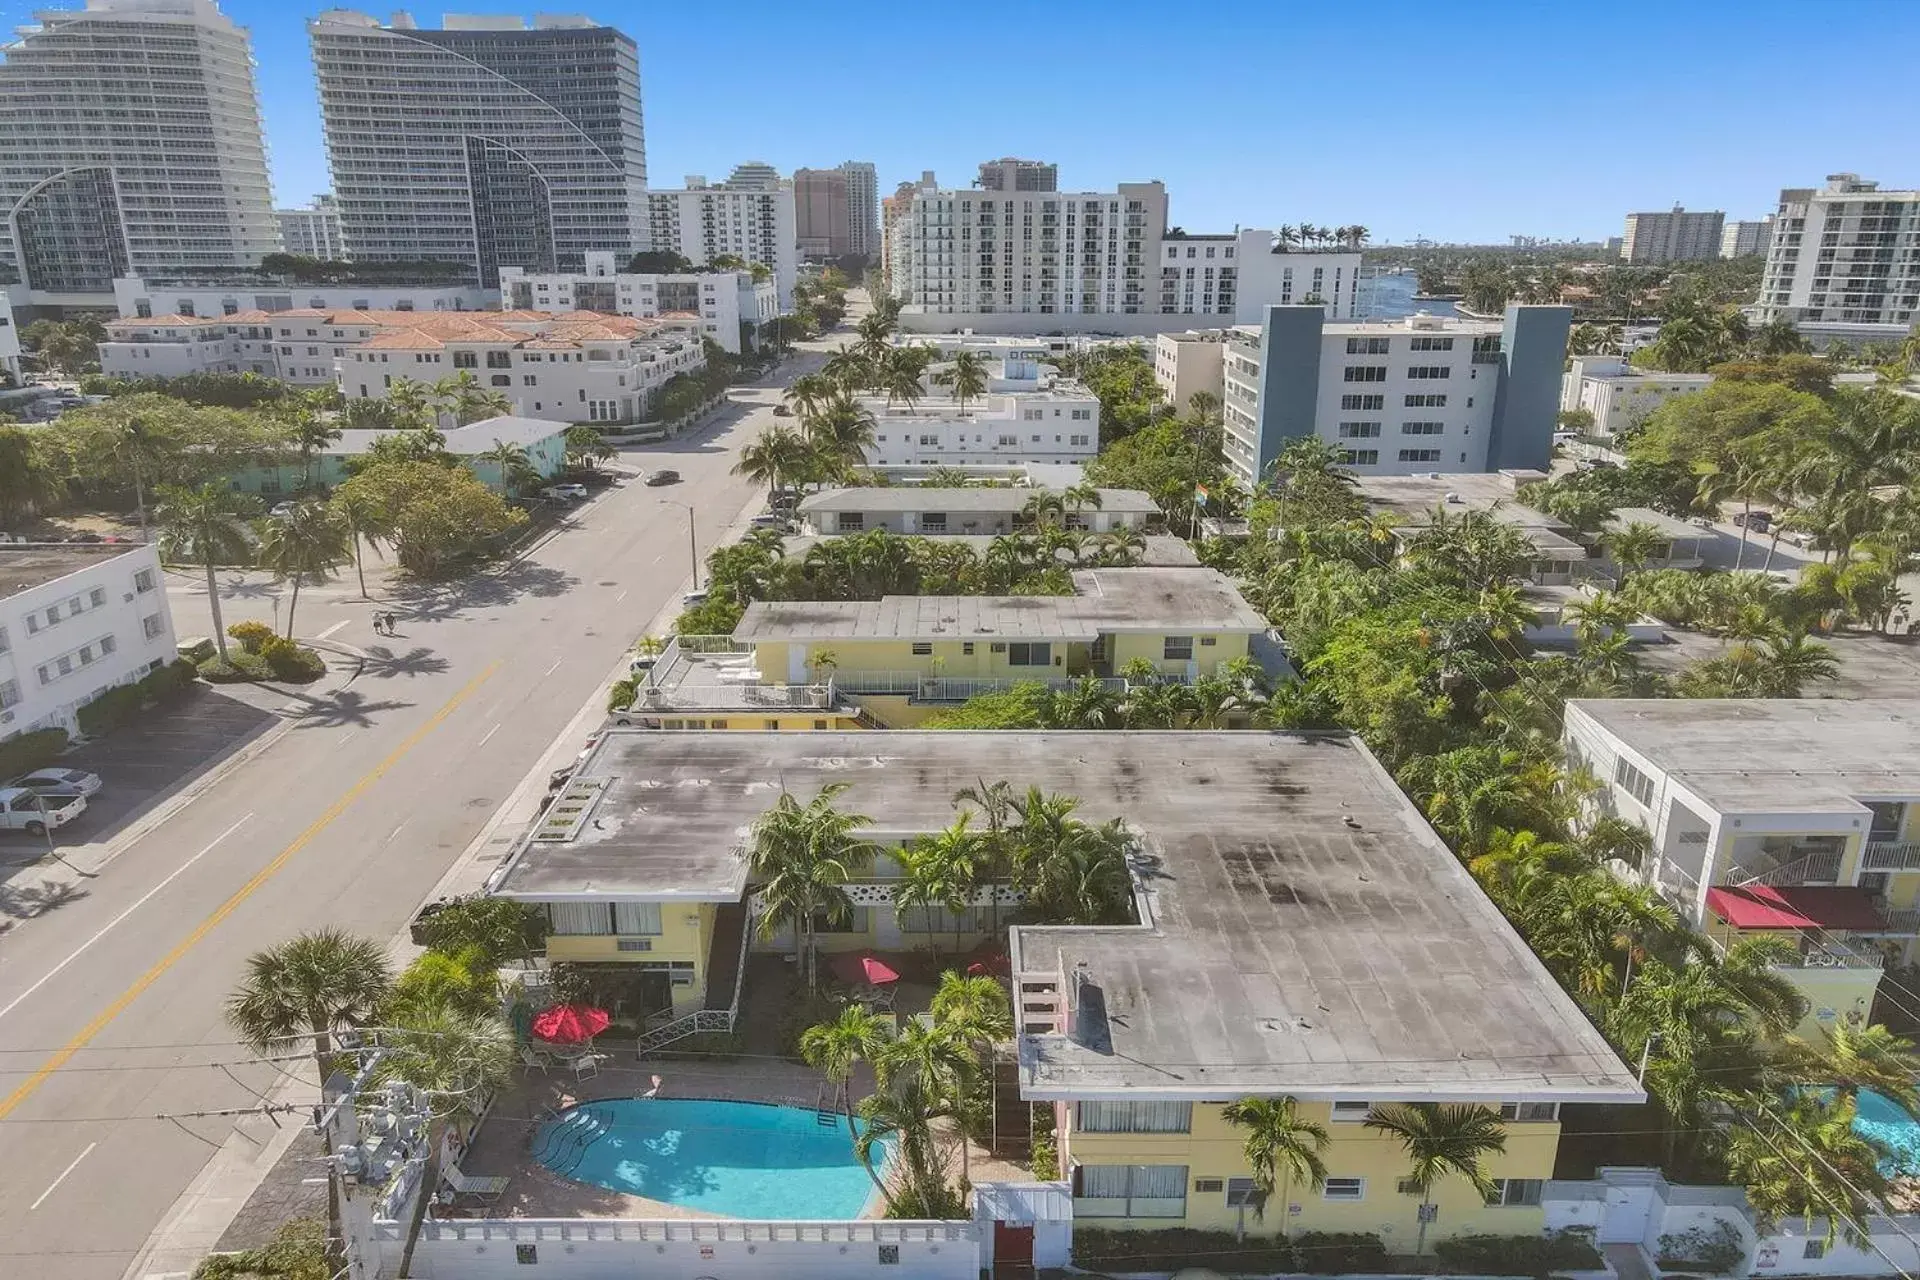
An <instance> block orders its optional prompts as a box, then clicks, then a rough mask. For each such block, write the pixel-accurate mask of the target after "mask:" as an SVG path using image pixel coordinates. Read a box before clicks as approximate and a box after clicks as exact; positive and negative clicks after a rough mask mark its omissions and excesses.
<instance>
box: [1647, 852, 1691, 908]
mask: <svg viewBox="0 0 1920 1280" xmlns="http://www.w3.org/2000/svg"><path fill="white" fill-rule="evenodd" d="M1654 884H1655V887H1657V888H1658V889H1659V890H1660V893H1661V895H1662V896H1663V897H1665V898H1666V899H1667V901H1669V902H1671V903H1673V904H1674V905H1675V906H1676V907H1679V908H1680V909H1681V910H1682V911H1683V912H1688V913H1691V912H1692V911H1693V909H1694V904H1696V903H1697V902H1699V900H1700V881H1699V880H1697V879H1695V878H1694V877H1693V875H1692V874H1691V873H1689V872H1687V871H1686V870H1684V869H1683V868H1681V867H1680V866H1679V865H1678V864H1676V863H1672V862H1668V861H1666V860H1665V859H1662V860H1661V863H1660V869H1659V871H1657V872H1656V873H1655V875H1654Z"/></svg>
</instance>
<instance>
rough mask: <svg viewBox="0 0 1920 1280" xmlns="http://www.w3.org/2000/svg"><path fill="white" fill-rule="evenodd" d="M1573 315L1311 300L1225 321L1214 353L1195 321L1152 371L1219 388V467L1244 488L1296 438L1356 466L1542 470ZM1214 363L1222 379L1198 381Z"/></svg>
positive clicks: (1177, 384)
mask: <svg viewBox="0 0 1920 1280" xmlns="http://www.w3.org/2000/svg"><path fill="white" fill-rule="evenodd" d="M1571 320H1572V312H1571V310H1570V309H1569V308H1567V307H1530V306H1515V307H1509V308H1508V309H1507V315H1506V318H1505V320H1504V321H1495V320H1466V319H1460V318H1456V317H1451V316H1431V315H1427V314H1425V313H1422V314H1419V315H1413V316H1407V317H1405V318H1404V319H1400V320H1393V321H1370V322H1359V321H1332V322H1330V321H1328V320H1327V318H1326V312H1325V310H1324V309H1323V308H1322V307H1320V306H1317V305H1314V306H1307V305H1301V304H1298V303H1296V304H1294V305H1292V306H1273V307H1268V308H1267V314H1266V319H1265V321H1264V322H1263V323H1261V324H1258V325H1236V326H1234V327H1233V328H1231V329H1227V330H1225V331H1224V332H1223V333H1222V335H1221V337H1222V338H1223V341H1221V342H1220V343H1219V350H1209V349H1208V347H1207V344H1208V343H1210V342H1213V341H1215V339H1214V337H1213V335H1211V334H1207V333H1204V332H1198V331H1196V332H1195V333H1193V334H1191V335H1189V336H1187V337H1185V338H1184V339H1182V340H1179V341H1172V342H1164V343H1159V344H1157V345H1156V347H1155V351H1154V376H1155V378H1156V380H1157V381H1159V383H1160V385H1161V386H1162V387H1165V388H1166V389H1167V390H1168V391H1169V392H1170V393H1174V394H1179V395H1184V396H1187V397H1190V396H1191V395H1192V394H1193V392H1194V391H1199V390H1204V391H1208V392H1210V393H1212V394H1214V395H1217V396H1219V397H1220V398H1221V403H1222V416H1223V418H1224V420H1225V440H1224V445H1225V451H1226V460H1227V466H1228V468H1229V470H1231V471H1232V472H1233V474H1234V477H1235V479H1236V480H1238V481H1239V482H1240V483H1241V484H1243V485H1247V486H1252V485H1254V484H1256V483H1258V482H1261V481H1264V480H1265V479H1266V477H1267V475H1268V472H1269V471H1270V470H1271V468H1272V466H1273V463H1274V460H1275V459H1276V458H1277V457H1278V456H1279V454H1280V452H1281V450H1282V449H1284V448H1285V447H1286V445H1287V443H1288V441H1290V440H1294V439H1298V438H1301V437H1305V436H1318V437H1319V438H1321V439H1322V440H1325V441H1327V442H1329V443H1330V444H1333V445H1334V446H1336V447H1337V448H1339V450H1340V451H1341V461H1342V463H1343V465H1345V466H1347V467H1348V468H1350V469H1351V470H1353V471H1354V472H1355V473H1357V474H1359V475H1361V476H1376V475H1380V476H1394V475H1416V474H1422V473H1429V472H1436V471H1441V472H1444V471H1504V470H1512V469H1517V468H1524V469H1533V470H1541V471H1544V470H1545V469H1546V467H1547V463H1548V460H1549V457H1550V455H1551V452H1552V446H1553V430H1554V420H1555V415H1556V412H1557V410H1558V407H1559V399H1560V370H1561V364H1562V362H1563V361H1564V360H1565V358H1566V349H1567V330H1568V328H1569V327H1570V324H1571ZM1190 361H1191V362H1193V363H1194V364H1195V366H1196V367H1195V369H1194V370H1189V369H1187V368H1186V366H1187V365H1188V364H1189V362H1190ZM1215 361H1218V362H1219V364H1218V366H1217V367H1218V368H1219V369H1220V382H1219V383H1218V384H1213V385H1203V382H1204V379H1203V378H1201V377H1200V376H1198V374H1199V372H1200V371H1203V370H1204V371H1210V370H1211V369H1212V368H1214V367H1215V365H1214V362H1215ZM1190 374H1191V375H1192V376H1189V375H1190Z"/></svg>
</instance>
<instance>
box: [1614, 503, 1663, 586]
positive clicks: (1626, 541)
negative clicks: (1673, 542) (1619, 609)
mask: <svg viewBox="0 0 1920 1280" xmlns="http://www.w3.org/2000/svg"><path fill="white" fill-rule="evenodd" d="M1600 543H1601V545H1602V546H1604V547H1605V548H1606V549H1607V554H1608V555H1609V556H1611V557H1613V562H1614V563H1615V564H1617V565H1619V566H1620V578H1619V581H1618V582H1617V583H1615V584H1614V585H1615V586H1617V587H1625V586H1626V585H1627V575H1628V574H1630V573H1632V572H1634V571H1635V570H1637V569H1639V568H1641V567H1642V566H1644V565H1645V564H1646V563H1647V561H1649V560H1651V559H1653V558H1654V556H1655V555H1656V553H1658V552H1659V551H1660V549H1661V548H1662V547H1665V546H1666V545H1667V539H1666V536H1665V535H1664V534H1662V533H1661V532H1660V531H1659V530H1658V529H1656V528H1654V527H1653V526H1652V525H1650V524H1648V523H1646V522H1645V521H1643V520H1635V521H1632V522H1630V523H1628V524H1627V525H1625V526H1623V527H1620V528H1616V529H1611V530H1608V531H1607V532H1606V533H1604V534H1602V535H1600Z"/></svg>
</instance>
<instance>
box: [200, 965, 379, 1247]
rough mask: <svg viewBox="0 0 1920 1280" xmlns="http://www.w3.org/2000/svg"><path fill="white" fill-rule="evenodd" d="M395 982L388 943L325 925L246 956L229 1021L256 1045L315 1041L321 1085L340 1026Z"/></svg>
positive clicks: (332, 1224) (365, 1018)
mask: <svg viewBox="0 0 1920 1280" xmlns="http://www.w3.org/2000/svg"><path fill="white" fill-rule="evenodd" d="M392 987H393V973H392V971H391V970H390V969H388V967H387V956H386V948H384V947H383V946H381V945H380V944H379V943H378V942H375V941H374V940H373V939H371V938H361V937H357V936H355V935H353V934H350V933H347V932H345V931H344V930H340V929H332V928H327V929H320V930H317V931H314V932H311V933H303V934H300V935H298V936H297V937H294V938H292V939H290V940H288V941H286V942H283V943H281V944H280V945H279V946H277V947H271V948H269V949H268V950H265V951H256V952H254V953H253V954H252V955H251V956H249V957H248V958H247V976H246V978H245V979H244V980H243V981H242V982H241V984H240V985H239V986H238V987H236V988H235V989H234V991H233V994H232V995H230V996H228V997H227V1009H226V1013H227V1025H228V1026H230V1027H232V1028H233V1031H234V1034H235V1035H237V1036H239V1037H240V1040H241V1042H242V1043H244V1044H245V1045H247V1047H248V1048H250V1049H252V1050H253V1051H254V1052H255V1053H261V1054H266V1053H284V1052H286V1051H287V1050H288V1049H290V1048H292V1047H293V1046H295V1045H298V1044H301V1043H302V1042H307V1043H310V1045H311V1047H312V1049H313V1065H314V1068H315V1070H317V1071H318V1072H319V1075H320V1081H321V1083H322V1085H324V1084H325V1083H326V1080H327V1077H328V1076H330V1075H331V1074H332V1067H333V1064H332V1061H331V1059H332V1057H333V1042H334V1036H335V1035H336V1033H338V1032H340V1031H343V1030H346V1029H348V1028H351V1027H356V1026H361V1025H364V1024H365V1023H367V1022H369V1021H371V1020H372V1019H373V1018H374V1016H375V1015H376V1014H377V1013H378V1012H379V1010H380V1007H381V1005H382V1004H383V1003H384V1002H385V1001H386V998H387V993H388V991H390V990H391V989H392ZM322 1139H323V1141H325V1142H326V1144H327V1154H328V1155H329V1156H331V1155H332V1154H333V1144H332V1140H331V1138H329V1137H328V1136H327V1135H326V1134H325V1132H324V1131H323V1132H322ZM340 1238H341V1235H340V1198H339V1183H338V1182H337V1181H336V1180H334V1179H332V1178H329V1179H328V1180H327V1239H328V1241H329V1248H330V1249H332V1248H334V1247H335V1246H333V1244H332V1242H334V1241H338V1240H339V1239H340Z"/></svg>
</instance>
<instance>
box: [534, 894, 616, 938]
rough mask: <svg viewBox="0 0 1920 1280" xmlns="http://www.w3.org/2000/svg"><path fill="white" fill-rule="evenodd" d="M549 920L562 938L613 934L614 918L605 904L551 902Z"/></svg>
mask: <svg viewBox="0 0 1920 1280" xmlns="http://www.w3.org/2000/svg"><path fill="white" fill-rule="evenodd" d="M547 918H548V919H549V920H551V921H552V922H553V931H554V932H555V933H557V934H559V935H561V936H562V937H569V938H578V937H589V936H595V935H606V934H611V933H612V932H613V917H612V914H611V913H610V912H609V911H608V910H607V904H606V903H604V902H550V903H548V904H547Z"/></svg>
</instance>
